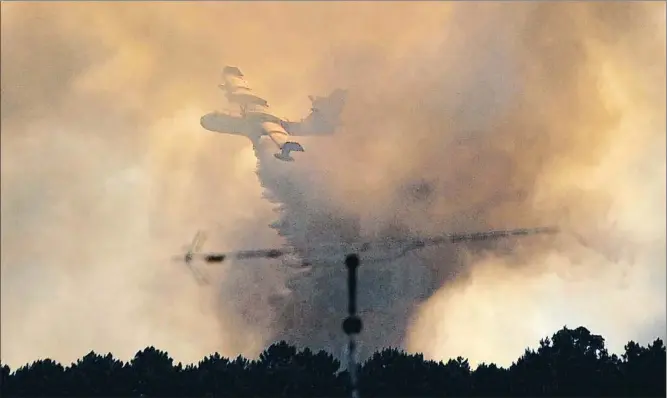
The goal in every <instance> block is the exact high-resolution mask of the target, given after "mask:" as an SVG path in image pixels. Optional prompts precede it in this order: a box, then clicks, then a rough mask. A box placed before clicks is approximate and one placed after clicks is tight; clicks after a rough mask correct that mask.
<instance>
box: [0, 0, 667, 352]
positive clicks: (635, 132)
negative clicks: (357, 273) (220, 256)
mask: <svg viewBox="0 0 667 398" xmlns="http://www.w3.org/2000/svg"><path fill="white" fill-rule="evenodd" d="M369 20H372V21H373V24H369V23H368V22H367V21H369ZM1 40H2V43H1V44H2V68H1V70H2V135H1V136H0V137H1V139H2V142H1V145H2V146H1V151H2V157H1V158H0V161H1V166H2V175H1V177H2V180H1V184H2V293H1V294H2V329H1V332H2V336H1V338H2V360H3V362H7V363H9V364H10V365H18V364H21V363H24V362H27V361H29V360H32V359H35V358H37V357H44V356H50V357H53V358H55V359H58V360H61V361H69V360H74V359H75V358H77V357H79V356H80V355H82V354H84V353H85V352H87V351H89V350H90V349H95V350H97V351H112V352H114V353H115V354H116V355H118V356H120V357H122V358H127V357H129V356H131V355H132V354H133V353H134V352H136V351H137V350H139V349H141V348H143V347H145V346H147V345H151V344H152V345H156V346H158V347H160V348H163V349H166V350H168V351H169V352H170V353H171V354H172V355H174V356H175V358H176V359H177V360H183V361H193V360H197V359H199V358H201V357H202V356H203V355H205V354H207V353H210V352H212V351H219V352H221V353H222V354H225V355H236V354H239V353H242V354H245V355H251V356H252V355H255V354H257V353H258V352H259V351H261V349H263V347H264V346H265V345H266V344H267V343H269V342H271V341H272V340H274V339H276V338H287V339H289V340H291V341H294V342H298V343H299V344H308V345H311V346H313V347H315V348H319V347H325V348H329V349H332V350H337V349H339V347H340V346H341V344H342V340H341V337H342V336H340V332H339V330H340V321H341V318H342V316H343V311H342V310H343V304H344V303H343V302H342V301H340V300H338V299H337V298H336V297H338V296H340V295H341V294H342V292H343V288H344V285H343V283H344V279H343V277H344V274H343V271H342V270H341V268H340V267H321V268H320V269H315V270H314V271H313V275H310V276H304V275H292V274H291V273H290V271H289V270H288V269H286V268H285V267H280V266H279V265H277V266H267V265H266V264H263V265H260V264H253V263H248V264H229V265H227V266H225V267H222V268H211V269H207V271H208V272H209V273H210V274H211V275H212V277H214V278H215V283H214V284H212V285H211V287H208V288H202V287H200V286H197V285H196V284H195V283H194V281H193V280H192V278H191V277H190V275H189V274H188V273H187V272H186V270H184V269H183V268H182V267H179V266H178V264H174V263H171V262H170V261H169V259H170V257H171V256H172V255H173V254H176V253H177V252H178V250H179V249H180V248H181V246H182V245H183V244H185V243H186V242H187V240H188V239H190V238H191V236H192V234H193V233H194V231H195V230H196V229H199V228H205V229H209V230H210V231H212V232H213V236H212V240H211V241H210V242H209V243H208V245H209V247H211V248H213V246H215V248H216V249H236V248H242V247H256V246H266V245H276V244H282V243H285V242H287V243H290V244H294V245H297V246H305V245H311V244H315V243H318V242H321V241H324V240H326V241H331V240H341V241H344V240H346V239H352V238H354V237H355V235H361V236H363V237H373V236H377V237H382V236H385V235H388V234H398V235H407V234H431V233H439V232H443V231H452V230H463V231H466V230H478V229H489V228H513V227H526V226H532V225H535V224H558V225H559V226H561V227H563V228H564V229H566V230H568V231H575V232H577V233H578V234H580V235H583V236H584V237H585V241H584V242H583V244H582V242H581V241H579V240H576V239H574V238H572V237H571V236H570V235H567V234H566V235H563V236H562V237H559V238H557V239H553V238H549V239H543V238H529V239H525V240H522V241H516V242H499V243H497V244H493V245H484V246H483V247H482V246H479V245H476V246H468V247H443V248H439V249H432V250H428V251H424V252H421V253H418V254H415V255H411V256H409V257H407V258H405V259H402V260H400V261H395V262H391V263H384V264H374V265H372V266H370V265H369V266H368V267H366V268H364V269H363V271H362V273H361V278H362V281H363V283H364V285H363V286H364V288H365V289H366V290H364V292H363V294H362V298H361V306H362V308H363V309H364V320H365V322H366V326H367V327H366V329H365V332H364V341H363V344H364V347H365V348H366V349H367V350H368V349H372V348H375V347H376V346H380V345H388V344H392V345H398V344H400V345H402V346H404V347H406V348H408V349H410V350H419V351H423V352H425V354H426V355H428V356H431V357H434V358H446V357H451V356H455V355H464V356H468V357H469V358H470V359H471V360H472V361H473V362H477V361H483V360H484V361H497V362H500V363H503V364H506V363H508V362H509V361H511V360H512V359H515V358H516V357H517V356H518V355H520V353H521V352H522V350H523V348H524V347H525V346H527V345H529V344H535V343H536V342H537V340H538V339H539V338H541V337H543V336H544V335H546V334H548V333H550V332H552V331H554V330H555V329H557V328H558V327H560V326H562V325H563V324H566V323H567V324H569V325H575V324H577V325H578V324H585V325H588V326H589V327H590V328H591V329H592V330H594V331H595V332H596V333H601V334H602V335H604V336H605V337H607V338H608V342H609V344H610V345H611V347H612V349H614V350H619V349H620V348H622V345H623V344H624V343H625V342H626V341H627V340H629V339H636V340H639V341H643V342H645V341H647V340H648V339H652V338H654V337H656V336H658V335H663V336H664V334H665V332H664V329H665V265H664V264H665V261H666V260H665V233H664V218H665V209H664V203H665V199H666V198H665V154H664V147H665V89H664V87H665V83H666V81H665V6H664V4H657V3H652V4H649V3H613V4H604V5H603V4H600V3H569V2H568V3H561V4H549V3H539V4H538V3H521V4H519V3H516V4H494V3H470V4H460V3H430V2H429V3H416V4H415V3H411V4H407V3H395V2H392V3H384V4H371V3H248V4H242V3H220V4H217V3H198V4H183V3H162V4H160V3H141V4H138V3H137V4H127V3H124V4H111V3H87V4H80V3H71V4H64V3H59V4H44V3H25V4H7V3H3V4H2V38H1ZM224 64H234V65H238V66H239V67H240V68H241V69H242V70H243V71H244V73H245V74H246V75H247V77H248V80H249V81H250V83H251V84H252V85H253V87H254V88H255V89H256V91H258V92H259V93H261V94H264V96H265V97H266V98H267V99H268V100H269V103H270V104H271V106H272V108H274V109H276V110H277V113H278V114H281V115H285V116H288V117H289V118H291V119H297V118H298V117H300V116H303V115H305V113H306V112H307V109H308V105H309V103H308V99H307V95H308V94H319V95H324V94H327V93H328V92H329V91H330V90H332V89H334V88H336V87H343V88H347V89H349V92H350V97H349V99H348V103H347V106H346V109H345V112H344V115H343V119H344V120H343V122H344V126H343V128H342V129H341V130H340V132H339V134H337V135H336V136H335V137H334V138H323V139H319V138H317V139H316V138H312V139H305V140H304V141H303V144H304V146H305V148H306V151H307V152H306V153H304V154H297V156H298V155H302V156H300V157H299V159H297V162H295V163H293V164H289V165H283V164H279V165H278V164H276V162H274V161H273V160H274V159H272V157H271V156H270V152H266V151H264V150H260V151H259V155H260V157H261V158H262V160H261V161H260V162H259V164H258V165H256V163H257V161H256V159H255V155H254V154H253V151H252V148H250V145H249V143H248V142H247V141H245V140H243V139H240V138H234V137H225V136H220V135H216V134H213V133H208V132H205V131H203V130H202V129H201V128H200V127H199V126H198V120H199V117H200V115H201V114H203V113H205V112H207V111H210V110H212V109H214V108H218V107H219V106H220V104H221V99H222V98H221V96H220V93H219V92H218V90H217V89H216V87H215V85H216V84H217V83H218V81H217V79H218V78H219V73H220V70H221V67H222V66H223V65H224ZM267 155H268V156H267ZM264 156H267V157H268V159H264V158H263V157H264ZM256 166H257V167H258V168H257V175H255V168H256ZM258 177H259V178H258ZM258 180H259V181H258ZM415 187H422V189H421V190H419V192H416V191H415ZM424 191H426V193H424ZM267 192H268V193H269V194H271V195H272V196H273V199H274V201H276V202H277V203H278V204H280V208H281V209H279V211H278V212H273V211H272V208H273V206H275V204H271V203H269V202H268V201H267V200H265V199H264V198H263V197H262V196H263V194H266V193H267ZM269 224H272V225H274V227H275V228H274V229H271V228H269V226H268V225H269ZM276 230H277V231H279V232H281V233H282V234H283V235H285V236H284V237H279V236H276ZM509 249H511V250H509ZM285 286H288V287H289V288H290V289H291V290H292V293H291V294H289V295H287V296H285V298H284V299H283V300H281V301H276V300H274V299H273V297H274V296H275V294H276V293H279V292H281V291H282V290H284V288H285Z"/></svg>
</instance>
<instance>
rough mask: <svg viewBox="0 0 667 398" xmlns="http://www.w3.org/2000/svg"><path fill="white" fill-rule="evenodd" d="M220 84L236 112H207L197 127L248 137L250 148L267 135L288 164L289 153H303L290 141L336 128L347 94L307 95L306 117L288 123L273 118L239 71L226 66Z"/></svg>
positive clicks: (267, 106) (335, 92)
mask: <svg viewBox="0 0 667 398" xmlns="http://www.w3.org/2000/svg"><path fill="white" fill-rule="evenodd" d="M222 78H223V81H224V84H220V85H219V86H218V87H220V88H221V89H222V90H223V91H224V92H225V96H226V97H227V100H228V101H229V102H230V103H232V104H235V105H238V106H239V111H240V112H239V113H238V114H232V113H226V112H211V113H208V114H206V115H204V116H202V118H201V120H200V124H201V126H202V127H203V128H205V129H206V130H209V131H214V132H218V133H224V134H233V135H241V136H244V137H248V138H249V139H250V141H251V142H252V144H253V146H256V145H257V144H258V143H259V140H260V139H261V138H262V137H263V136H268V137H269V138H270V139H271V140H272V141H273V142H274V143H275V144H276V145H277V146H278V149H279V150H280V152H278V153H276V154H274V156H275V157H276V158H277V159H280V160H283V161H292V160H294V158H292V156H290V153H291V152H293V151H296V152H304V149H303V146H301V144H300V143H299V142H298V141H297V140H296V139H295V138H294V137H299V136H322V135H331V134H333V133H334V131H335V129H336V127H338V125H339V118H340V114H341V112H342V111H343V106H344V105H345V100H346V98H347V91H346V90H341V89H337V90H334V91H333V92H332V93H331V94H330V95H329V96H328V97H313V96H309V97H308V98H310V101H311V103H312V107H311V111H310V114H309V115H308V116H307V117H306V118H305V119H302V120H301V121H299V122H290V121H288V120H285V119H283V118H280V117H278V116H275V115H273V114H272V113H271V112H270V111H269V104H268V102H267V101H266V100H265V99H263V98H261V97H259V96H257V95H256V94H255V93H253V91H252V89H251V88H250V86H249V85H248V82H247V81H246V80H245V78H244V76H243V73H241V70H240V69H239V68H237V67H235V66H226V67H225V68H224V70H223V72H222Z"/></svg>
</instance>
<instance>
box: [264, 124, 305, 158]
mask: <svg viewBox="0 0 667 398" xmlns="http://www.w3.org/2000/svg"><path fill="white" fill-rule="evenodd" d="M261 125H262V129H263V130H264V133H266V135H268V136H269V138H271V140H272V141H273V142H274V143H275V144H276V145H277V146H278V148H279V149H280V152H278V153H276V154H275V155H273V156H275V157H276V158H278V159H280V160H285V161H292V160H294V159H293V158H292V157H291V156H290V152H292V151H296V152H303V151H304V150H303V147H302V146H301V144H299V143H298V142H297V141H294V139H293V138H292V137H291V136H290V135H289V134H288V133H287V131H285V129H284V128H283V126H281V125H280V124H279V123H276V122H274V121H264V122H262V124H261Z"/></svg>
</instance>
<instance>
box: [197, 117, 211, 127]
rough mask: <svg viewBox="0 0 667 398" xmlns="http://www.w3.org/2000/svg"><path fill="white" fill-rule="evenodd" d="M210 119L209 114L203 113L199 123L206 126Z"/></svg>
mask: <svg viewBox="0 0 667 398" xmlns="http://www.w3.org/2000/svg"><path fill="white" fill-rule="evenodd" d="M210 120H211V115H204V116H202V117H201V118H200V119H199V125H201V126H202V127H203V128H208V125H209V124H210V123H209V122H210Z"/></svg>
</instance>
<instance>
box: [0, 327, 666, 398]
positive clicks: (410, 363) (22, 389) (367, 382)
mask: <svg viewBox="0 0 667 398" xmlns="http://www.w3.org/2000/svg"><path fill="white" fill-rule="evenodd" d="M1 368H2V378H1V379H0V383H1V384H0V392H1V394H0V395H1V396H2V397H37V396H50V397H65V396H67V397H84V396H85V397H112V396H113V397H213V396H214V397H337V396H345V395H346V394H347V393H348V390H347V388H348V380H349V379H348V374H347V371H345V370H343V369H342V368H341V363H340V362H339V361H338V360H337V359H336V358H334V357H333V356H332V355H331V354H329V353H326V352H324V351H319V352H317V353H316V352H313V351H311V350H310V349H308V348H306V349H303V350H299V349H297V348H296V347H294V346H292V345H289V344H287V343H286V342H284V341H282V342H279V343H275V344H273V345H271V346H270V347H269V348H267V349H266V350H265V351H264V352H263V353H262V354H260V356H259V358H258V359H257V360H252V361H251V360H248V359H246V358H243V357H241V356H239V357H237V358H235V359H229V358H225V357H222V356H220V355H219V354H217V353H216V354H213V355H210V356H207V357H206V358H204V359H203V360H201V361H199V363H198V364H193V365H186V366H183V365H182V364H181V363H178V364H174V360H173V359H172V358H170V357H169V355H168V353H166V352H164V351H160V350H158V349H156V348H155V347H148V348H146V349H144V350H142V351H139V352H137V354H136V355H135V356H134V358H132V359H131V360H130V361H129V362H127V363H125V362H123V361H120V360H118V359H116V358H114V357H113V356H112V355H111V354H107V355H105V356H103V355H99V354H96V353H95V352H90V353H89V354H87V355H86V356H84V357H83V358H81V359H79V360H77V362H76V363H72V364H71V365H70V366H67V367H64V366H63V365H61V364H59V363H57V362H55V361H53V360H51V359H42V360H38V361H35V362H33V363H32V364H28V365H25V366H23V367H20V368H18V369H16V370H15V371H12V370H11V369H10V368H9V367H8V366H7V365H2V366H1ZM666 375H667V369H666V357H665V346H664V344H663V341H662V340H660V339H656V340H655V341H654V342H653V343H651V344H649V345H648V346H646V347H644V346H641V345H639V344H637V343H635V342H633V341H630V342H629V343H628V344H627V345H626V346H625V352H624V353H623V354H622V355H621V357H618V356H616V355H614V354H612V355H610V354H609V353H608V351H607V349H606V348H605V340H604V338H602V336H599V335H595V334H592V333H591V332H590V331H589V330H587V329H586V328H584V327H579V328H576V329H568V328H567V327H564V328H563V329H561V330H559V331H558V332H556V333H554V334H553V335H552V336H551V338H545V339H542V340H541V341H540V342H539V347H538V348H537V349H526V350H525V352H524V353H523V355H522V356H521V357H519V358H518V359H517V360H516V361H515V362H514V363H512V365H511V366H509V367H507V368H503V367H499V366H496V365H494V364H492V363H490V364H486V363H482V364H480V365H478V366H477V367H476V368H475V369H474V370H473V369H472V368H471V366H470V364H469V363H468V360H467V359H464V358H462V357H458V358H456V359H450V360H449V361H447V362H435V361H429V360H425V359H424V357H423V356H422V355H421V354H407V353H405V352H403V351H400V350H397V349H391V348H389V349H385V350H383V351H381V352H377V353H375V354H373V355H372V356H371V357H370V358H369V359H368V360H366V361H365V362H364V363H362V364H360V365H359V377H360V389H361V394H362V396H364V397H407V396H410V397H416V396H421V397H436V396H437V397H443V396H444V397H447V396H457V397H466V396H468V397H482V396H495V397H510V396H511V397H528V396H530V397H545V396H561V397H572V396H598V397H599V396H604V397H612V396H618V397H620V396H623V397H639V396H641V397H664V396H666V387H665V386H666V384H667V382H666Z"/></svg>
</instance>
